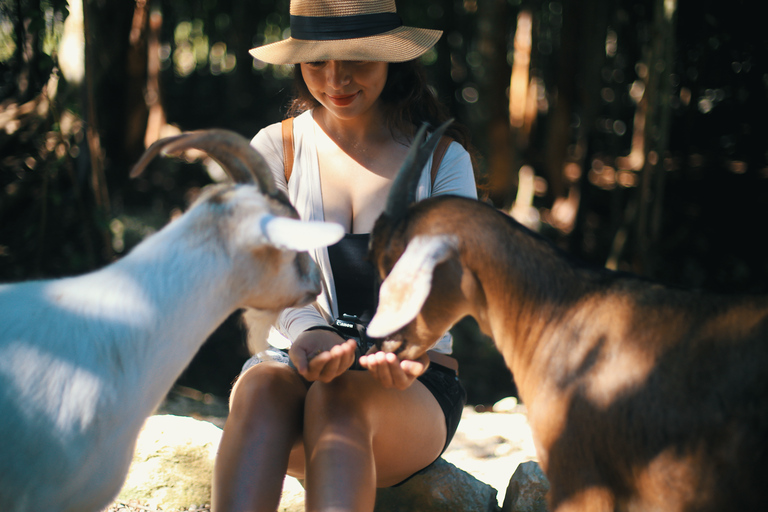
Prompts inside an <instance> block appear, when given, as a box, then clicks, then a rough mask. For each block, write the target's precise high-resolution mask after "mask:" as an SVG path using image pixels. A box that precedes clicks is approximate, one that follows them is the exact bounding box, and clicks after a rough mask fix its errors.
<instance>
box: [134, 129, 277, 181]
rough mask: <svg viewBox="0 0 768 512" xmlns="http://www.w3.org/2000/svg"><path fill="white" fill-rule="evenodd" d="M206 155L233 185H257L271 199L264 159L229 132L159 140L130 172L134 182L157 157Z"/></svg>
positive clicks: (208, 132) (269, 178)
mask: <svg viewBox="0 0 768 512" xmlns="http://www.w3.org/2000/svg"><path fill="white" fill-rule="evenodd" d="M190 148H192V149H199V150H201V151H205V152H206V153H207V154H208V155H209V156H210V157H211V158H213V159H214V160H216V161H217V162H218V163H219V165H221V167H222V168H223V169H224V171H225V172H226V173H227V174H228V175H229V177H230V178H232V180H233V181H234V182H235V183H257V184H258V185H259V188H260V189H261V192H262V193H264V194H266V195H268V196H274V195H275V194H276V193H277V187H276V185H275V180H274V178H273V177H272V173H271V171H270V170H269V167H268V166H267V163H266V162H265V161H264V158H262V156H261V155H260V154H259V153H258V152H257V151H256V150H255V149H253V147H251V145H250V143H249V142H248V139H246V138H245V137H243V136H242V135H240V134H238V133H235V132H233V131H230V130H220V129H214V130H198V131H193V132H186V133H182V134H181V135H176V136H174V137H167V138H165V139H160V140H158V141H157V142H155V143H154V144H152V145H151V146H150V147H149V148H148V149H147V151H146V152H145V153H144V155H142V157H141V158H140V159H139V161H138V162H137V163H136V165H135V166H134V167H133V169H132V170H131V174H130V176H131V178H135V177H136V176H138V175H139V174H141V172H142V171H143V170H144V168H145V167H146V166H147V164H148V163H149V162H150V161H151V160H152V159H153V158H155V157H156V156H157V155H158V154H163V155H176V154H178V153H180V152H182V151H183V150H185V149H190Z"/></svg>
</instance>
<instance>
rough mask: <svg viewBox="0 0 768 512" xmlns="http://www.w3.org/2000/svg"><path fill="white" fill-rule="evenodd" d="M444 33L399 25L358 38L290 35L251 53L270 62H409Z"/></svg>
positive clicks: (430, 46) (427, 48)
mask: <svg viewBox="0 0 768 512" xmlns="http://www.w3.org/2000/svg"><path fill="white" fill-rule="evenodd" d="M442 34H443V31H442V30H430V29H426V28H415V27H398V28H396V29H394V30H390V31H389V32H384V33H382V34H377V35H375V36H367V37H360V38H356V39H334V40H329V41H308V40H304V39H293V38H292V37H289V38H288V39H284V40H282V41H278V42H276V43H270V44H267V45H264V46H259V47H257V48H253V49H251V50H250V54H251V55H252V56H253V57H254V58H256V59H259V60H261V61H264V62H267V63H269V64H299V63H301V62H318V61H325V60H363V61H380V62H405V61H407V60H413V59H415V58H417V57H420V56H422V55H424V54H425V53H426V52H427V51H429V49H430V48H432V47H433V46H434V45H435V43H436V42H437V40H438V39H440V36H441V35H442Z"/></svg>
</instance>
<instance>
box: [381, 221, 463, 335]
mask: <svg viewBox="0 0 768 512" xmlns="http://www.w3.org/2000/svg"><path fill="white" fill-rule="evenodd" d="M457 248H458V238H457V237H456V236H451V235H430V236H427V235H423V236H416V237H414V238H413V239H412V240H411V241H410V242H409V243H408V247H406V249H405V252H403V255H402V256H400V259H399V260H397V263H395V266H394V267H393V268H392V272H390V273H389V276H387V278H386V279H385V280H384V282H383V283H382V284H381V290H380V291H379V306H378V308H377V310H376V314H375V315H374V316H373V319H371V322H370V324H368V328H367V330H366V332H367V334H368V335H369V336H371V337H373V338H385V337H387V336H389V335H391V334H393V333H394V332H396V331H398V330H399V329H401V328H402V327H405V326H406V325H407V324H408V322H410V321H411V320H413V319H414V318H416V315H418V314H419V312H420V311H421V308H422V306H424V303H425V302H426V300H427V297H428V296H429V292H430V290H431V289H432V275H433V272H434V270H435V267H436V266H437V265H438V264H440V263H442V262H443V261H445V260H447V259H448V258H449V257H450V255H451V254H452V253H453V252H454V251H455V250H456V249H457Z"/></svg>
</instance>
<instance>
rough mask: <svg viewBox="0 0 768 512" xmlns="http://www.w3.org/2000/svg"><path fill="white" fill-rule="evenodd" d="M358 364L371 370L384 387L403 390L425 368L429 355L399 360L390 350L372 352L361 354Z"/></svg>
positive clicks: (427, 364)
mask: <svg viewBox="0 0 768 512" xmlns="http://www.w3.org/2000/svg"><path fill="white" fill-rule="evenodd" d="M360 365H361V366H362V367H363V368H365V369H367V370H368V371H369V372H371V375H373V376H374V377H375V378H376V379H377V380H378V381H379V382H381V384H382V385H383V386H384V387H385V388H396V389H400V390H403V389H406V388H407V387H408V386H410V385H411V384H413V381H414V380H416V377H418V376H419V375H421V374H422V373H424V372H425V371H426V370H427V367H428V366H429V356H428V355H427V354H424V355H422V356H421V357H420V358H419V359H417V360H415V361H410V360H404V361H401V360H400V359H399V358H398V357H397V356H396V355H395V354H393V353H391V352H374V353H369V354H366V355H364V356H362V357H361V358H360Z"/></svg>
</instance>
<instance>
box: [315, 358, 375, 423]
mask: <svg viewBox="0 0 768 512" xmlns="http://www.w3.org/2000/svg"><path fill="white" fill-rule="evenodd" d="M363 377H364V375H363V373H362V372H354V371H352V372H346V373H344V374H342V375H340V376H338V377H337V378H335V379H334V380H332V381H331V382H328V383H324V382H315V383H313V385H312V386H311V387H310V388H309V391H308V392H307V396H306V402H305V405H304V417H305V422H312V421H314V420H317V419H321V420H322V421H323V422H326V423H328V422H338V423H341V424H346V425H348V426H353V425H358V426H362V427H363V428H365V425H369V424H370V422H371V420H370V418H371V414H370V411H369V407H368V405H369V404H370V401H371V396H370V393H369V392H367V391H366V389H367V385H366V383H365V382H364V378H363Z"/></svg>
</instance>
